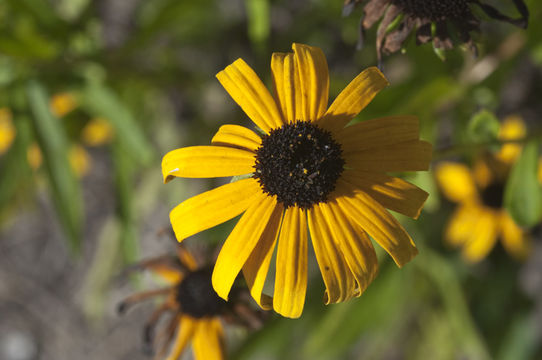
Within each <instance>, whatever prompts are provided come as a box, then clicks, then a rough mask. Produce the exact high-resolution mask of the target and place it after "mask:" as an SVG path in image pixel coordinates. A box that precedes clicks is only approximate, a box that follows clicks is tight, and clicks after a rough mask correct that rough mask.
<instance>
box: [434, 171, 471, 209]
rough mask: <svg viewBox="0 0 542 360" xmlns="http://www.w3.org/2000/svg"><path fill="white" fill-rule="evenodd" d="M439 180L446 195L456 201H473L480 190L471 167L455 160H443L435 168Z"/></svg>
mask: <svg viewBox="0 0 542 360" xmlns="http://www.w3.org/2000/svg"><path fill="white" fill-rule="evenodd" d="M435 176H436V178H437V182H438V184H439V186H440V189H441V190H442V193H443V194H444V196H446V197H447V198H448V199H449V200H451V201H454V202H471V201H475V200H476V199H477V198H478V191H477V190H476V185H475V183H474V178H473V176H472V173H471V172H470V170H469V168H468V167H466V166H465V165H463V164H459V163H454V162H441V163H440V164H438V166H437V167H436V169H435Z"/></svg>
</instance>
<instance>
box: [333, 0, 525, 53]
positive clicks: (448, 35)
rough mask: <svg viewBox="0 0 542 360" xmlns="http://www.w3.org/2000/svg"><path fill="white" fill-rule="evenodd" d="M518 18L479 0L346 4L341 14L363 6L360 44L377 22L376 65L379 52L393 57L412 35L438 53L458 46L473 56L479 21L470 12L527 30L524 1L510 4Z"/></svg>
mask: <svg viewBox="0 0 542 360" xmlns="http://www.w3.org/2000/svg"><path fill="white" fill-rule="evenodd" d="M512 1H513V2H514V4H515V5H516V8H517V9H518V11H519V13H520V15H521V17H520V18H518V19H512V18H510V17H508V16H505V15H503V14H502V13H500V12H499V11H498V10H497V9H495V8H494V7H492V6H491V5H489V4H486V3H485V2H482V1H479V0H447V1H437V0H367V1H365V0H345V3H344V10H343V14H344V15H348V14H350V12H352V10H353V8H354V6H355V5H357V4H361V3H365V6H364V7H363V11H364V12H365V17H364V18H362V20H361V24H360V44H359V46H360V47H361V46H362V44H363V38H364V32H365V30H366V29H369V28H371V27H372V26H373V25H374V24H376V23H377V22H378V21H379V20H380V24H379V25H378V30H377V35H376V51H377V56H378V59H379V62H380V61H381V59H382V52H384V53H386V54H390V53H394V52H396V51H398V50H400V49H401V48H402V47H403V44H404V42H405V41H406V40H407V39H408V38H409V35H410V33H411V32H412V31H415V32H416V42H417V43H418V44H424V43H427V42H430V41H432V42H433V47H434V48H435V50H436V51H437V54H439V52H438V51H439V50H448V49H452V48H453V47H454V45H457V43H463V44H467V46H468V47H470V48H471V49H472V50H473V51H474V52H475V53H476V46H475V45H474V43H473V41H472V38H471V35H470V33H471V32H474V31H480V19H479V18H478V16H477V15H476V12H474V11H473V10H472V9H471V4H474V5H476V6H478V7H479V8H480V9H482V10H483V11H484V12H485V13H486V15H488V16H489V17H491V18H493V19H495V20H500V21H505V22H508V23H511V24H514V25H517V26H519V27H522V28H526V27H527V22H528V18H529V12H528V9H527V6H526V5H525V3H524V2H523V0H512Z"/></svg>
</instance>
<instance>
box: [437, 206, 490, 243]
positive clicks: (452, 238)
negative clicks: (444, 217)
mask: <svg viewBox="0 0 542 360" xmlns="http://www.w3.org/2000/svg"><path fill="white" fill-rule="evenodd" d="M480 211H481V208H480V206H478V205H476V204H470V203H468V204H463V205H459V206H458V207H457V209H456V210H455V211H454V213H453V214H452V216H450V220H449V221H448V224H447V225H446V229H445V231H444V233H445V240H446V242H447V243H448V244H450V245H452V246H456V247H457V246H461V245H463V244H464V243H466V242H467V241H469V239H470V237H471V234H472V229H474V227H475V225H476V221H477V219H478V214H479V212H480Z"/></svg>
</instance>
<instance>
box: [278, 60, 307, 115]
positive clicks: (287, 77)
mask: <svg viewBox="0 0 542 360" xmlns="http://www.w3.org/2000/svg"><path fill="white" fill-rule="evenodd" d="M271 75H272V76H273V89H274V93H275V97H276V99H277V102H278V103H279V104H280V109H281V111H282V116H283V119H284V120H285V122H288V123H291V122H294V121H295V120H299V119H301V116H302V115H301V86H300V84H299V82H300V80H299V72H298V71H297V66H296V62H295V59H294V54H293V53H289V54H286V53H273V56H272V57H271Z"/></svg>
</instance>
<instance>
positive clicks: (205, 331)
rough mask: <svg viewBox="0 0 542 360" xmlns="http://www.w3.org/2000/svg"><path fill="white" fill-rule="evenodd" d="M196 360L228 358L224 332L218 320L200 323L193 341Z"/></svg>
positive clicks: (203, 320)
mask: <svg viewBox="0 0 542 360" xmlns="http://www.w3.org/2000/svg"><path fill="white" fill-rule="evenodd" d="M192 348H193V349H194V359H195V360H223V359H225V358H226V351H225V346H224V330H223V328H222V324H221V322H220V320H219V319H218V318H209V319H208V318H203V319H200V320H199V321H198V324H197V328H196V331H195V333H194V339H193V340H192Z"/></svg>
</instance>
